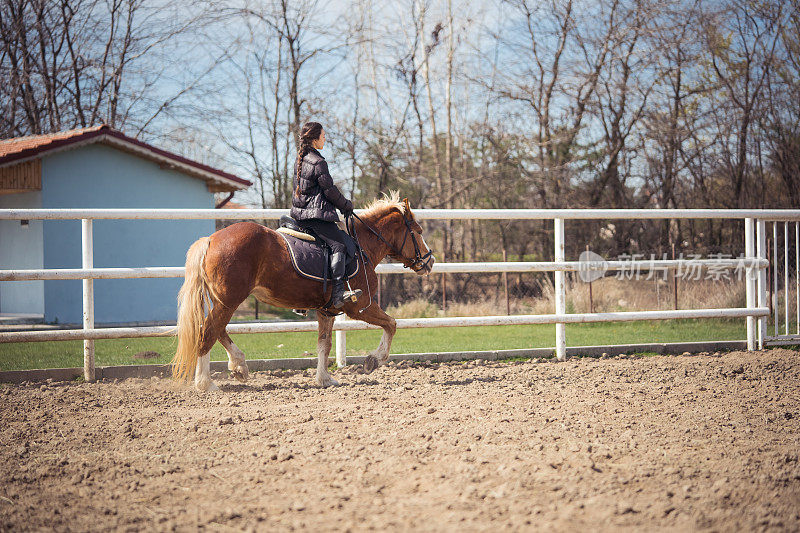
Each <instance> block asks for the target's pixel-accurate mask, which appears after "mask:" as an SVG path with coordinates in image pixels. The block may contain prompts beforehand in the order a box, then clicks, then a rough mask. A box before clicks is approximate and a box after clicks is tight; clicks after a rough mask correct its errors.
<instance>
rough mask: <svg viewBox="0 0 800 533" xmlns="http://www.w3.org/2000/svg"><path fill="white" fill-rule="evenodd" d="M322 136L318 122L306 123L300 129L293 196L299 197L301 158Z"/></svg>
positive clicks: (320, 125)
mask: <svg viewBox="0 0 800 533" xmlns="http://www.w3.org/2000/svg"><path fill="white" fill-rule="evenodd" d="M320 135H322V124H320V123H319V122H306V123H305V124H303V127H302V128H300V137H299V139H298V143H297V176H296V177H297V186H295V188H294V195H295V196H300V171H301V170H302V167H303V158H304V157H305V156H306V154H308V152H309V151H310V150H311V143H312V142H313V141H316V140H317V139H319V136H320Z"/></svg>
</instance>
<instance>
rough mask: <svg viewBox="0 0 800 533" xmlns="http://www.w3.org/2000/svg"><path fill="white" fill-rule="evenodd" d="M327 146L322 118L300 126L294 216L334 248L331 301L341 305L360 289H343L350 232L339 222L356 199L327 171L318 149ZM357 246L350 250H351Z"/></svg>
mask: <svg viewBox="0 0 800 533" xmlns="http://www.w3.org/2000/svg"><path fill="white" fill-rule="evenodd" d="M324 146H325V130H323V129H322V125H321V124H320V123H319V122H306V123H305V124H303V127H302V129H301V130H300V142H299V143H298V144H297V162H296V163H295V173H294V176H295V179H294V195H293V196H292V210H291V212H290V214H291V216H292V218H294V219H295V220H297V222H298V223H299V225H300V226H301V227H302V228H304V229H310V230H311V231H313V232H314V234H315V235H316V236H317V237H319V238H320V239H322V240H323V241H324V242H325V244H327V245H328V247H329V248H330V249H331V274H332V276H333V295H332V297H331V303H332V305H333V307H335V308H336V309H339V308H341V307H342V306H343V305H344V302H345V301H346V300H352V301H354V302H355V301H356V300H357V299H358V297H359V296H361V291H360V290H357V291H353V290H347V291H345V290H344V276H345V264H346V262H347V255H348V254H347V245H346V243H347V240H348V238H349V237H348V236H347V234H345V233H344V232H343V231H342V230H340V229H339V228H338V227H337V226H336V221H338V220H339V216H338V215H337V214H336V209H337V208H338V209H339V211H341V212H342V214H343V215H344V216H346V217H347V216H349V215H351V214H352V213H353V203H352V202H351V201H350V200H348V199H347V198H345V197H344V196H343V195H342V193H341V192H340V191H339V188H338V187H336V185H335V184H334V183H333V179H332V178H331V175H330V174H329V173H328V164H327V163H326V162H325V158H324V157H322V156H321V155H320V153H319V151H318V150H322V148H323V147H324ZM352 253H354V250H353V251H351V254H352Z"/></svg>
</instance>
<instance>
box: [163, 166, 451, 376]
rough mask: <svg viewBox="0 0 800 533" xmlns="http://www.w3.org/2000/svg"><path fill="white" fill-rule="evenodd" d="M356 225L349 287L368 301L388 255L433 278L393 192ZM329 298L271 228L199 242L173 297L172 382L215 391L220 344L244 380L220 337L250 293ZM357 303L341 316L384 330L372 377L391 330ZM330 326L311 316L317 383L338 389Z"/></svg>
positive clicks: (311, 302) (378, 314)
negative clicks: (214, 355) (357, 262)
mask: <svg viewBox="0 0 800 533" xmlns="http://www.w3.org/2000/svg"><path fill="white" fill-rule="evenodd" d="M303 166H306V165H305V163H304V164H303ZM323 181H324V180H323ZM354 218H355V220H354V222H353V224H352V231H353V234H354V236H355V237H356V238H357V239H358V242H359V243H360V244H361V248H362V249H363V252H364V255H363V257H364V259H365V260H364V261H363V262H362V263H361V266H362V267H363V269H362V270H361V272H362V274H363V275H361V274H359V275H358V276H356V277H355V278H353V279H352V280H351V283H352V285H353V288H356V289H360V290H362V291H364V292H365V293H367V294H370V295H374V294H375V291H376V290H377V288H378V276H377V274H376V273H375V267H376V266H377V265H378V264H379V263H380V262H381V261H382V260H383V258H384V257H386V256H391V257H392V258H394V259H395V260H397V261H400V262H401V263H403V266H405V267H407V268H409V269H411V270H413V271H414V272H416V273H417V274H419V275H425V274H429V273H430V272H431V269H432V268H433V264H434V261H435V260H434V257H433V252H432V251H431V249H430V247H428V245H427V244H426V243H425V239H424V238H423V236H422V227H421V226H420V225H419V223H418V222H417V221H416V219H415V217H414V213H412V212H411V207H410V206H409V204H408V200H403V201H401V200H400V199H399V196H398V195H397V193H396V192H394V193H392V194H390V195H389V196H386V197H385V198H382V199H379V200H376V201H375V202H373V203H372V205H370V206H368V207H367V208H366V209H365V210H364V211H363V212H361V213H360V215H359V216H358V217H354ZM328 291H330V289H328ZM328 291H326V292H323V291H321V290H320V286H319V282H318V281H315V280H310V279H306V278H303V277H302V276H300V275H299V274H298V273H297V271H296V270H295V269H294V267H293V266H292V260H291V254H290V251H289V247H288V245H287V243H286V240H285V239H283V238H282V237H281V236H280V235H278V233H277V232H275V231H273V230H272V229H270V228H267V227H264V226H262V225H260V224H255V223H253V222H239V223H237V224H233V225H232V226H228V227H226V228H223V229H221V230H219V231H217V232H216V233H214V234H213V235H210V236H208V237H201V238H200V239H198V240H197V241H195V242H194V244H192V245H191V246H190V247H189V251H188V252H187V253H186V273H185V281H184V283H183V286H182V287H181V290H180V293H179V294H178V327H177V329H178V332H177V333H178V348H177V350H176V352H175V357H174V358H173V359H172V372H173V376H175V378H177V379H179V380H185V379H189V378H190V377H191V376H192V375H194V384H195V387H196V388H197V389H198V390H201V391H206V390H213V389H216V388H217V386H216V385H215V384H214V382H213V381H212V379H211V355H210V352H211V347H212V346H213V345H214V343H216V342H217V341H219V342H220V343H221V344H222V346H223V347H224V348H225V351H226V352H228V370H230V371H231V374H232V375H233V377H235V378H236V379H238V380H240V381H245V380H247V377H248V374H249V371H248V368H247V363H246V362H245V356H244V353H243V352H242V351H241V350H240V349H239V348H238V347H237V346H236V344H234V342H233V340H232V339H231V338H230V336H229V335H228V333H227V331H226V330H225V328H226V326H227V325H228V322H229V321H230V319H231V317H232V316H233V313H234V311H236V309H237V308H238V307H239V306H240V305H241V303H242V302H243V301H244V300H245V299H246V298H247V297H248V296H249V295H251V294H252V295H254V296H255V297H256V298H258V300H259V301H261V302H264V303H267V304H269V305H274V306H277V307H284V308H287V309H292V308H296V309H324V308H325V307H326V306H327V303H326V302H328V301H329V292H328ZM363 300H364V301H359V302H353V301H351V300H347V301H346V302H345V304H344V305H343V306H342V311H344V313H345V314H346V315H347V316H348V317H350V318H352V319H353V320H362V321H364V322H367V323H369V324H373V325H375V326H379V327H380V328H382V329H383V335H382V336H381V341H380V344H379V345H378V348H377V349H376V350H375V351H373V352H372V353H371V354H370V355H369V356H367V360H366V361H365V362H364V369H365V370H366V371H371V370H373V369H374V368H376V367H377V366H380V365H382V364H384V363H386V361H388V360H389V350H390V349H391V346H392V338H393V337H394V334H395V331H396V327H397V325H396V322H395V320H394V319H393V318H392V317H391V316H389V315H387V314H386V313H385V312H384V311H383V309H381V308H380V306H379V305H377V303H376V302H375V301H374V300H373V299H372V298H371V297H370V298H365V299H363ZM333 320H334V317H333V316H332V315H331V314H330V313H317V323H318V327H317V333H318V335H317V377H316V382H317V383H318V384H319V385H320V386H323V387H328V386H331V385H336V384H337V383H336V380H335V379H333V378H332V377H331V375H330V372H328V355H329V354H330V350H331V340H332V339H331V338H332V331H333Z"/></svg>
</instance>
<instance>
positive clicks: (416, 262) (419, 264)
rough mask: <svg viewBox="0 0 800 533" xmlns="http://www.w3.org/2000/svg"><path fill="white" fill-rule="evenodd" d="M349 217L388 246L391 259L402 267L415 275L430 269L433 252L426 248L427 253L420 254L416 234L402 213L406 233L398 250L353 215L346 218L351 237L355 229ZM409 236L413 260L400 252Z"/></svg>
mask: <svg viewBox="0 0 800 533" xmlns="http://www.w3.org/2000/svg"><path fill="white" fill-rule="evenodd" d="M351 217H353V218H355V219H357V220H358V221H359V222H361V224H363V225H364V227H365V228H367V229H368V230H369V231H370V232H372V234H373V235H375V236H376V237H377V238H378V239H379V240H380V241H381V242H383V244H385V245H386V246H388V247H389V250H391V252H392V253H391V255H392V256H393V257H397V258H399V259H400V260H401V261H402V262H403V266H405V267H406V268H410V269H411V270H413V271H414V272H417V273H419V272H421V271H422V270H425V269H429V268H430V263H431V261H433V250H431V249H430V248H428V252H427V253H426V254H425V255H423V254H422V252H421V251H420V248H419V243H418V242H417V235H416V232H415V231H414V230H413V229H411V221H410V220H409V219H408V218H407V217H406V215H405V213H403V222H405V225H406V231H405V233H404V234H403V244H401V245H400V249H399V250H398V249H397V248H395V247H394V245H393V244H392V243H390V242H389V241H387V240H386V239H384V238H383V235H381V234H380V232H378V231H375V230H374V229H372V228H371V227H370V226H369V225H368V224H367V223H366V222H364V220H362V219H361V217H359V216H358V215H356V214H355V213H352V214H351V216H350V217H347V223H348V224H349V226H348V230H350V233H351V234H352V235H355V228H354V227H353V224H352V222H351V220H352V218H351ZM351 228H352V229H351ZM409 235H411V243H412V244H413V245H414V258H413V259H410V258H408V257H406V256H405V255H403V251H402V250H403V248H405V247H406V240H407V239H408V236H409Z"/></svg>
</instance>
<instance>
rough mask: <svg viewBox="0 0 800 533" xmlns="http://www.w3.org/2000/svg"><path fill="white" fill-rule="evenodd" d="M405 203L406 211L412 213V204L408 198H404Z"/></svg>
mask: <svg viewBox="0 0 800 533" xmlns="http://www.w3.org/2000/svg"><path fill="white" fill-rule="evenodd" d="M403 204H405V206H406V213H410V212H411V206H410V205H408V198H403Z"/></svg>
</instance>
